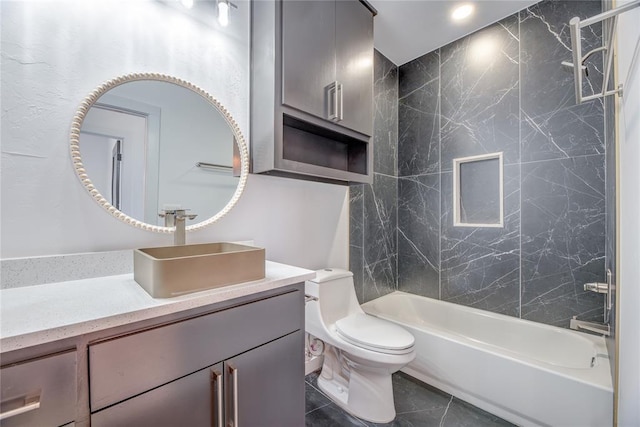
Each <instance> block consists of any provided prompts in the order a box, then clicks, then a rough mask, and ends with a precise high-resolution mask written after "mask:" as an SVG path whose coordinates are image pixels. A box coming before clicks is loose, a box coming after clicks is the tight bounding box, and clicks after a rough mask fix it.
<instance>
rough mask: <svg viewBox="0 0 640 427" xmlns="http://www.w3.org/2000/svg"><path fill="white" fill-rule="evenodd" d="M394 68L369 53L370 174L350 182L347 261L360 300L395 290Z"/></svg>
mask: <svg viewBox="0 0 640 427" xmlns="http://www.w3.org/2000/svg"><path fill="white" fill-rule="evenodd" d="M397 111H398V67H396V66H395V65H394V64H393V63H392V62H391V61H390V60H389V59H387V58H386V57H385V56H384V55H382V54H381V53H380V52H378V51H375V55H374V114H375V115H374V135H373V141H374V156H373V158H374V169H373V172H374V175H373V184H372V185H368V184H367V185H361V184H359V185H352V186H351V187H350V209H351V211H350V260H349V268H350V269H351V271H353V273H354V283H355V286H356V294H357V296H358V299H359V301H360V302H361V303H362V302H366V301H369V300H371V299H374V298H377V297H379V296H382V295H385V294H387V293H390V292H393V291H394V290H395V289H396V283H397V276H398V266H397V264H398V245H397V224H398V220H397V203H398V178H397V164H398V162H397V158H398V150H397V148H398V112H397Z"/></svg>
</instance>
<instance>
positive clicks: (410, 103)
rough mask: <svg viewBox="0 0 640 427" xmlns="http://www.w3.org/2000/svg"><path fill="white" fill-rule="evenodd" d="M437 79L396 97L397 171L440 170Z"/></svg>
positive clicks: (404, 172)
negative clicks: (397, 99)
mask: <svg viewBox="0 0 640 427" xmlns="http://www.w3.org/2000/svg"><path fill="white" fill-rule="evenodd" d="M438 90H439V80H438V79H435V80H431V81H429V82H427V83H425V84H424V85H423V86H421V87H419V88H418V89H416V90H415V91H413V92H411V93H410V94H408V95H406V96H405V97H403V98H400V100H399V107H398V126H399V135H398V151H399V155H398V174H399V175H400V176H406V175H415V174H422V173H434V172H439V171H440V135H439V132H440V114H439V99H440V98H439V97H438Z"/></svg>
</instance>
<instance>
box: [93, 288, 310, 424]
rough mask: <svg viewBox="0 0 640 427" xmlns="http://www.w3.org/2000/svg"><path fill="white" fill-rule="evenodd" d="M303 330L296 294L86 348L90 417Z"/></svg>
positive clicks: (299, 296)
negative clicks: (91, 413)
mask: <svg viewBox="0 0 640 427" xmlns="http://www.w3.org/2000/svg"><path fill="white" fill-rule="evenodd" d="M303 328H304V303H303V301H302V294H301V292H299V291H294V292H290V293H287V294H283V295H279V296H275V297H271V298H267V299H263V300H259V301H256V302H252V303H249V304H245V305H241V306H239V307H233V308H230V309H226V310H222V311H219V312H215V313H212V314H208V315H204V316H200V317H196V318H192V319H187V320H184V321H181V322H177V323H173V324H170V325H167V326H162V327H158V328H155V329H151V330H146V331H142V332H139V333H134V334H131V335H127V336H124V337H121V338H116V339H112V340H109V341H104V342H100V343H96V344H94V345H91V346H90V347H89V383H90V391H91V411H92V412H95V411H97V410H99V409H102V408H104V407H106V406H109V405H112V404H114V403H118V402H120V401H123V400H125V399H127V398H129V397H131V396H135V395H137V394H140V393H143V392H145V391H147V390H150V389H152V388H154V387H158V386H160V385H162V384H166V383H168V382H170V381H172V380H175V379H176V378H180V377H182V376H185V375H188V374H190V373H193V372H195V371H197V370H200V369H203V368H205V367H207V366H211V365H213V364H215V363H217V362H219V361H222V360H224V359H227V358H229V357H231V356H234V355H236V354H239V353H242V352H244V351H247V350H248V349H251V348H253V347H256V346H258V345H260V344H263V343H265V342H268V341H271V340H274V339H277V338H279V337H281V336H283V335H285V334H288V333H290V332H292V331H295V330H298V329H303Z"/></svg>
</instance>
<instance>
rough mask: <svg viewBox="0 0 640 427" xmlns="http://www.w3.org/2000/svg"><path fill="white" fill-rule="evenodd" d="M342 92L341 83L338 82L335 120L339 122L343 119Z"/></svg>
mask: <svg viewBox="0 0 640 427" xmlns="http://www.w3.org/2000/svg"><path fill="white" fill-rule="evenodd" d="M336 83H337V82H336ZM343 93H344V91H343V90H342V83H338V89H337V94H336V99H337V100H338V103H337V105H338V119H337V121H339V122H341V121H342V120H343V119H344V114H343V107H344V103H343V102H342V100H343Z"/></svg>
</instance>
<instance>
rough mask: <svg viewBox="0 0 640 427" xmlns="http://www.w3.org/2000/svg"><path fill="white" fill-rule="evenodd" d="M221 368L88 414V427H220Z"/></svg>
mask: <svg viewBox="0 0 640 427" xmlns="http://www.w3.org/2000/svg"><path fill="white" fill-rule="evenodd" d="M222 367H223V366H222V363H219V364H217V365H215V366H212V367H209V368H205V369H202V370H200V371H197V372H195V373H193V374H191V375H187V376H186V377H182V378H180V379H178V380H175V381H173V382H170V383H169V384H165V385H164V386H162V387H158V388H156V389H154V390H151V391H149V392H147V393H144V394H141V395H140V396H137V397H134V398H132V399H129V400H126V401H124V402H121V403H119V404H117V405H114V406H111V407H109V408H107V409H103V410H102V411H99V412H96V413H94V414H92V415H91V426H92V427H112V426H123V427H124V426H132V427H133V426H154V427H175V426H189V427H211V426H220V427H221V425H220V424H219V420H221V419H222V418H221V417H220V416H221V415H222V412H221V411H223V410H224V408H223V407H222V406H223V405H222V404H220V403H218V402H219V400H218V399H217V396H218V393H219V392H220V390H221V389H222V383H221V381H223V378H222ZM218 373H219V374H220V375H218ZM220 396H222V394H220Z"/></svg>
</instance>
